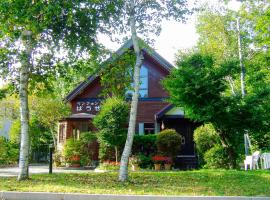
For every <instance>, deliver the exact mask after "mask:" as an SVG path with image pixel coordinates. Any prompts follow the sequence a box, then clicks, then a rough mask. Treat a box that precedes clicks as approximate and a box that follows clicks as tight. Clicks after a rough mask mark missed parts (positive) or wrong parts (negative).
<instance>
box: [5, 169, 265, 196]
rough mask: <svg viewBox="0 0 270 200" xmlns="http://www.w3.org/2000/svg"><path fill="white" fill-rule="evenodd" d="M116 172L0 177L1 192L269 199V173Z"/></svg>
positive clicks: (209, 171) (225, 171)
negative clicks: (126, 175) (125, 175)
mask: <svg viewBox="0 0 270 200" xmlns="http://www.w3.org/2000/svg"><path fill="white" fill-rule="evenodd" d="M117 175H118V174H117V173H116V172H108V173H82V174H78V173H76V174H72V173H71V174H53V175H49V174H36V175H32V176H31V179H30V180H27V181H21V182H17V181H16V177H9V178H0V190H2V191H25V192H26V191H33V192H37V191H40V192H72V193H73V192H74V193H89V194H137V195H139V194H146V195H191V196H193V195H198V196H206V195H211V196H224V195H228V196H270V171H248V172H245V171H235V170H196V171H179V172H132V173H130V179H129V181H128V182H126V183H121V182H118V181H117Z"/></svg>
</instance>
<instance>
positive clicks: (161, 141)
mask: <svg viewBox="0 0 270 200" xmlns="http://www.w3.org/2000/svg"><path fill="white" fill-rule="evenodd" d="M181 138H182V136H181V135H180V134H179V133H177V132H176V131H175V130H174V129H165V130H163V131H161V132H160V133H159V134H158V135H157V140H156V144H157V149H158V152H159V153H160V154H161V155H164V164H165V166H164V167H165V169H166V170H169V169H171V166H172V163H173V160H172V159H173V158H174V157H175V156H176V155H177V154H179V153H180V149H181ZM172 147H173V148H172Z"/></svg>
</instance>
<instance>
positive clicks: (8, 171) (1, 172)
mask: <svg viewBox="0 0 270 200" xmlns="http://www.w3.org/2000/svg"><path fill="white" fill-rule="evenodd" d="M54 172H55V173H85V172H93V170H86V169H82V168H72V169H70V168H57V169H53V173H54ZM18 173H19V167H5V168H0V177H9V176H18ZM29 173H30V174H46V173H49V165H30V167H29Z"/></svg>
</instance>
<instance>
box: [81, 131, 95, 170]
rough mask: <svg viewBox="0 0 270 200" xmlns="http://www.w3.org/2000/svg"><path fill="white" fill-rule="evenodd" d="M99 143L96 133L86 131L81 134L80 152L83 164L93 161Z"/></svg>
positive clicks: (86, 164)
mask: <svg viewBox="0 0 270 200" xmlns="http://www.w3.org/2000/svg"><path fill="white" fill-rule="evenodd" d="M96 145H97V136H96V134H95V133H91V132H85V133H81V135H80V153H81V165H82V166H89V165H90V164H91V162H92V161H93V157H94V154H95V153H97V152H95V150H96Z"/></svg>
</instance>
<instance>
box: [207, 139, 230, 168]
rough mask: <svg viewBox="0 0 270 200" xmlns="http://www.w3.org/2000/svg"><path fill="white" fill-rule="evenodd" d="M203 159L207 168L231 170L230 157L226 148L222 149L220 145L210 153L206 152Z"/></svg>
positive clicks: (209, 151)
mask: <svg viewBox="0 0 270 200" xmlns="http://www.w3.org/2000/svg"><path fill="white" fill-rule="evenodd" d="M203 158H204V160H205V162H206V165H205V166H204V167H206V168H210V169H218V168H223V169H226V168H229V165H228V163H230V162H229V158H228V155H227V153H226V151H224V147H222V146H221V145H220V144H216V145H214V146H213V147H212V148H210V149H209V150H208V151H206V152H205V154H204V157H203Z"/></svg>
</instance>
